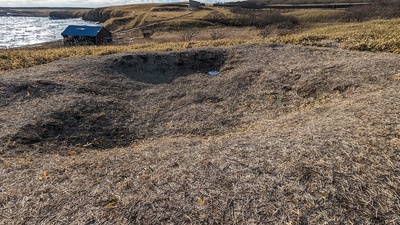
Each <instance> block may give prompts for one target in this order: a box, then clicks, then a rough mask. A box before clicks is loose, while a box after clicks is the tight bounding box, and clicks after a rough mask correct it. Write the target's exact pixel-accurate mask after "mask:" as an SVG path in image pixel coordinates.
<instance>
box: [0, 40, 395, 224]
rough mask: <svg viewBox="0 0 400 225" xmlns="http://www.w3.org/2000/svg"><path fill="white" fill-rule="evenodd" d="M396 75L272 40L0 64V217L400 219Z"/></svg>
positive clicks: (390, 58)
mask: <svg viewBox="0 0 400 225" xmlns="http://www.w3.org/2000/svg"><path fill="white" fill-rule="evenodd" d="M214 70H216V71H219V72H220V74H219V75H217V76H210V75H208V72H209V71H214ZM399 84H400V56H398V55H393V54H374V53H365V52H350V51H345V50H339V49H329V48H315V47H302V46H291V45H277V44H270V43H263V44H252V45H244V46H238V47H233V48H205V49H192V50H188V51H182V52H169V53H154V52H153V53H152V52H143V53H132V54H130V53H124V54H116V55H110V56H103V57H87V58H79V59H64V60H60V61H57V62H53V63H51V64H47V65H42V66H36V67H33V68H28V69H21V70H14V71H9V72H2V74H1V76H0V224H303V225H304V224H399V223H400V217H399V215H400V197H399V196H400V188H399V187H400V170H399V168H400V154H399V153H400V132H399V130H400V123H399V121H400V113H399V106H400V94H399V92H398V90H399Z"/></svg>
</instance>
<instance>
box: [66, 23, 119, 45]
mask: <svg viewBox="0 0 400 225" xmlns="http://www.w3.org/2000/svg"><path fill="white" fill-rule="evenodd" d="M61 35H62V36H63V37H64V45H66V46H73V45H103V44H108V43H111V42H112V34H111V32H110V31H108V30H107V29H106V28H104V27H102V26H81V25H69V26H68V27H67V28H66V29H65V30H64V31H63V32H62V33H61Z"/></svg>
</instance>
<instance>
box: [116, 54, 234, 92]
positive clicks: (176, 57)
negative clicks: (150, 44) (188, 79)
mask: <svg viewBox="0 0 400 225" xmlns="http://www.w3.org/2000/svg"><path fill="white" fill-rule="evenodd" d="M225 60H226V57H225V51H222V50H199V51H185V52H173V53H143V54H132V55H125V56H122V57H120V58H117V59H114V60H113V61H111V63H110V64H109V68H110V69H112V70H113V71H115V72H118V73H122V74H124V75H126V76H128V77H129V78H131V79H133V80H135V81H139V82H144V83H150V84H162V83H171V82H172V81H173V80H175V79H176V78H178V77H183V76H188V75H191V74H194V73H207V72H209V71H218V70H220V68H221V67H222V66H223V65H224V63H225Z"/></svg>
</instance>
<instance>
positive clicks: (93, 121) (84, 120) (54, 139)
mask: <svg viewBox="0 0 400 225" xmlns="http://www.w3.org/2000/svg"><path fill="white" fill-rule="evenodd" d="M127 118H129V114H128V113H127V112H126V110H124V109H123V107H121V106H120V105H118V104H116V103H114V102H112V101H109V102H101V101H96V100H92V99H85V100H81V101H78V102H75V104H73V105H71V106H69V107H66V109H65V110H64V111H56V112H53V113H51V114H49V115H47V116H44V117H43V118H41V119H39V120H38V121H36V122H35V123H33V124H27V125H25V126H23V127H21V128H20V129H19V131H18V132H17V133H16V134H15V135H13V136H12V137H10V138H9V139H10V140H11V141H15V142H16V143H17V144H22V145H37V146H45V145H57V146H79V147H82V146H83V147H87V148H93V149H107V148H112V147H117V146H128V145H129V144H131V142H132V141H133V140H134V139H135V138H136V136H135V132H134V131H132V130H130V129H129V128H128V127H127V125H126V119H127ZM48 150H50V149H48Z"/></svg>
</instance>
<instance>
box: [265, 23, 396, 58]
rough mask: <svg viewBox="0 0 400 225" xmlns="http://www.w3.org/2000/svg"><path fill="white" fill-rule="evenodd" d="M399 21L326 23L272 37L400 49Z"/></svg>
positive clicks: (317, 43)
mask: <svg viewBox="0 0 400 225" xmlns="http://www.w3.org/2000/svg"><path fill="white" fill-rule="evenodd" d="M399 25H400V19H392V20H373V21H367V22H362V23H346V24H339V25H327V26H324V27H319V28H314V29H310V30H307V31H304V32H301V33H298V34H291V35H287V36H281V37H276V38H273V39H272V40H273V41H275V42H279V43H290V44H298V45H311V46H325V45H327V44H331V43H332V41H333V42H336V43H337V44H338V46H339V47H340V48H344V49H349V50H360V51H373V52H391V53H400V37H399V35H398V27H399Z"/></svg>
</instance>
